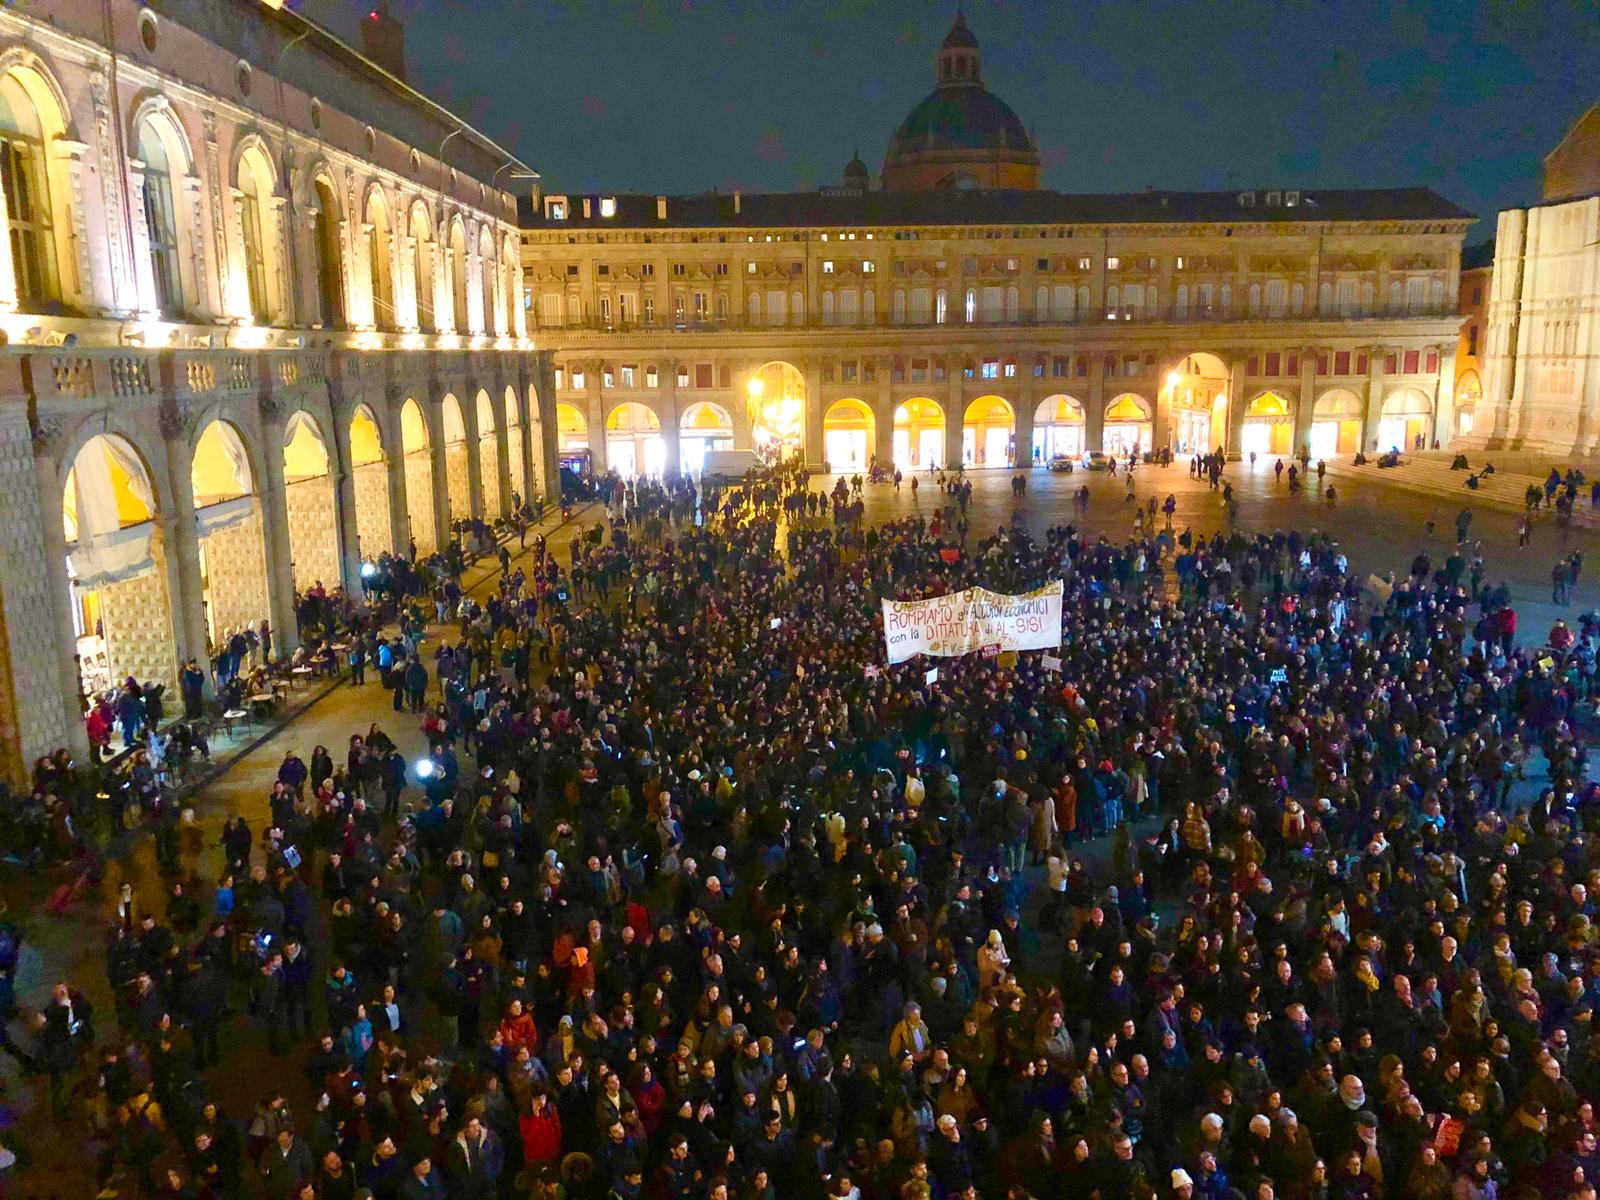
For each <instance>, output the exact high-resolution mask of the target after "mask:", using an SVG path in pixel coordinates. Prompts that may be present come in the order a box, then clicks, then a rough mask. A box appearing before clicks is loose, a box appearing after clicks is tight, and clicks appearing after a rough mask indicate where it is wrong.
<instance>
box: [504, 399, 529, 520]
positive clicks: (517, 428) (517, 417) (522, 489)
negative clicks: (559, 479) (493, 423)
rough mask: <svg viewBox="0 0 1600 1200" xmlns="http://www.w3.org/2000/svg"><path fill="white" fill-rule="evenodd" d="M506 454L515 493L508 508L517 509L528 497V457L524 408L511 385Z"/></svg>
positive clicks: (507, 414) (509, 501)
mask: <svg viewBox="0 0 1600 1200" xmlns="http://www.w3.org/2000/svg"><path fill="white" fill-rule="evenodd" d="M505 406H506V454H507V455H508V456H509V457H510V464H509V466H510V470H509V471H508V472H507V474H508V475H509V476H510V479H511V490H512V492H513V493H514V494H513V495H512V496H511V497H509V498H508V499H507V500H506V507H507V508H508V509H509V508H515V507H516V504H517V501H518V500H519V499H520V500H522V501H523V502H526V501H527V500H528V499H529V495H528V471H527V457H526V454H525V452H524V443H523V440H522V438H523V433H522V406H521V405H519V404H518V403H517V389H516V388H514V387H512V386H511V385H510V384H507V385H506V398H505Z"/></svg>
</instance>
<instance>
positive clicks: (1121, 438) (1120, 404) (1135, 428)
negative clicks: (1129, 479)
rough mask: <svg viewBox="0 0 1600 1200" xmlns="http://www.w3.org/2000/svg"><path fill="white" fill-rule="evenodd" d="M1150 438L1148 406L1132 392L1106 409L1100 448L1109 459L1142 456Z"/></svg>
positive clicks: (1152, 431) (1144, 400)
mask: <svg viewBox="0 0 1600 1200" xmlns="http://www.w3.org/2000/svg"><path fill="white" fill-rule="evenodd" d="M1153 436H1154V425H1153V423H1152V421H1151V414H1150V402H1149V401H1148V400H1146V399H1145V398H1144V397H1143V396H1140V395H1136V394H1135V393H1133V392H1123V393H1122V394H1121V395H1120V396H1116V397H1113V398H1112V400H1111V402H1110V403H1109V404H1107V405H1106V417H1105V432H1104V435H1103V437H1102V441H1101V445H1102V446H1103V447H1104V449H1105V452H1106V453H1107V454H1109V455H1111V456H1112V457H1113V458H1127V457H1128V455H1129V454H1145V453H1147V452H1148V451H1149V450H1150V445H1151V440H1152V438H1153Z"/></svg>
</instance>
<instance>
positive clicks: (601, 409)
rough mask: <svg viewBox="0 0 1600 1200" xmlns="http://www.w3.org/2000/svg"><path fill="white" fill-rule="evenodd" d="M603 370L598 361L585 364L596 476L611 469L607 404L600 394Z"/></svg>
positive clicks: (590, 447)
mask: <svg viewBox="0 0 1600 1200" xmlns="http://www.w3.org/2000/svg"><path fill="white" fill-rule="evenodd" d="M601 369H602V364H601V363H599V362H598V361H596V362H586V363H584V364H583V383H584V389H583V394H584V409H585V412H586V416H587V418H588V421H589V450H590V451H591V452H592V453H593V454H594V469H595V473H596V474H603V473H604V472H605V471H606V470H608V469H609V467H610V454H609V450H608V447H607V446H606V402H605V397H604V396H602V395H601V394H600V371H601Z"/></svg>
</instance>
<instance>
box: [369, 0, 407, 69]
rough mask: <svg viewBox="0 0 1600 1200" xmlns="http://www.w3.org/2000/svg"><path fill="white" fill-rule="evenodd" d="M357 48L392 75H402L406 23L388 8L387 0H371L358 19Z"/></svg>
mask: <svg viewBox="0 0 1600 1200" xmlns="http://www.w3.org/2000/svg"><path fill="white" fill-rule="evenodd" d="M361 51H362V53H363V54H365V55H366V56H367V57H368V58H370V59H371V60H372V61H373V62H375V63H377V64H378V66H380V67H382V68H383V69H384V70H385V71H387V72H389V74H391V75H393V76H394V77H395V78H396V79H400V80H403V79H405V77H406V27H405V26H404V25H402V24H400V22H399V21H397V20H395V18H394V14H393V13H391V12H390V11H389V0H371V7H369V8H368V9H367V15H366V17H365V18H364V19H363V20H362V22H361Z"/></svg>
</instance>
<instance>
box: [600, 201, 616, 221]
mask: <svg viewBox="0 0 1600 1200" xmlns="http://www.w3.org/2000/svg"><path fill="white" fill-rule="evenodd" d="M600 215H601V216H602V217H614V216H616V215H617V198H616V197H615V196H601V197H600Z"/></svg>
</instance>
